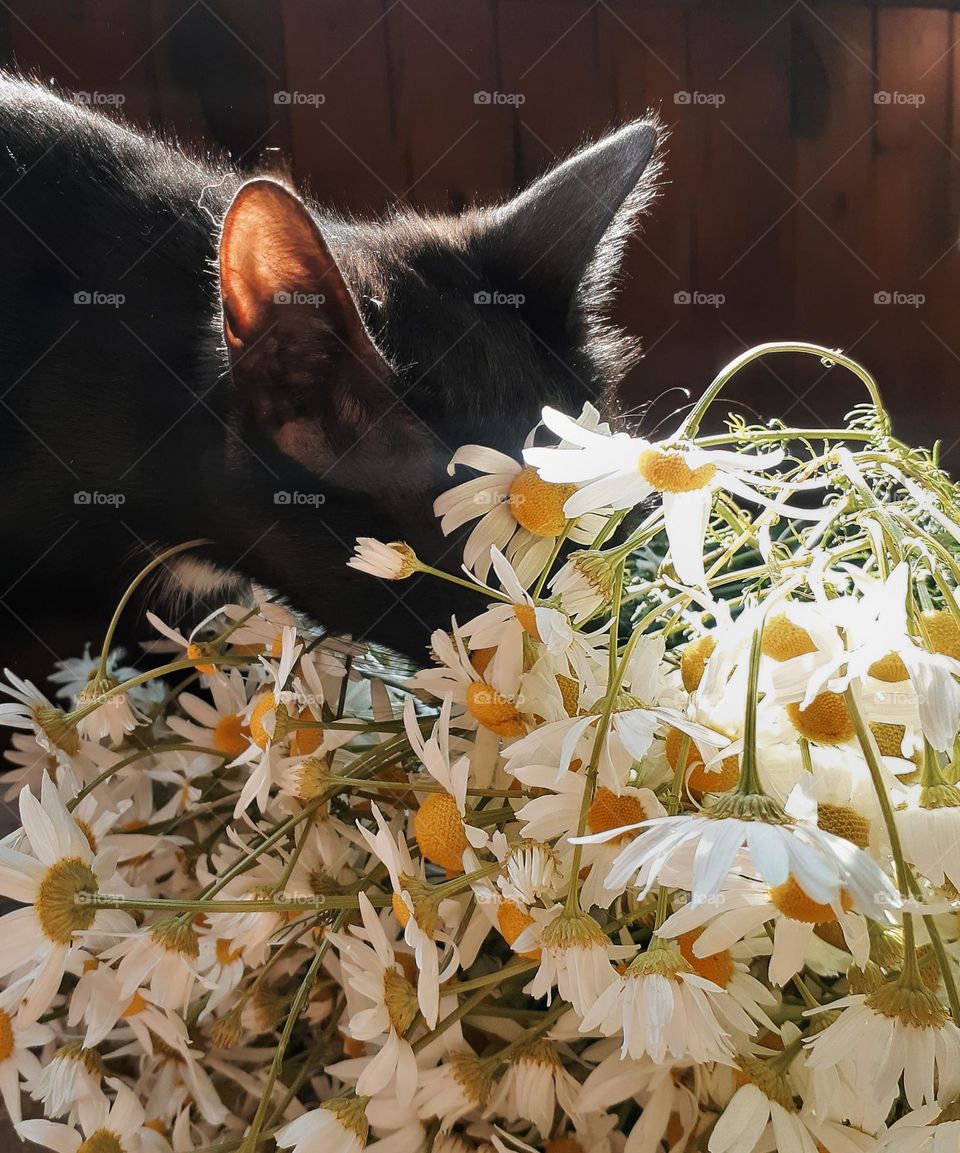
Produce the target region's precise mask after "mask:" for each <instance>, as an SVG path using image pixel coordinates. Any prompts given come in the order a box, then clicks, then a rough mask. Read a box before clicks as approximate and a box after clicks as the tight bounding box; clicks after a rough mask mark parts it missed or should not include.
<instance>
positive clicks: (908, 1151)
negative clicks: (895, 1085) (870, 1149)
mask: <svg viewBox="0 0 960 1153" xmlns="http://www.w3.org/2000/svg"><path fill="white" fill-rule="evenodd" d="M956 1149H960V1117H958V1116H957V1109H956V1106H953V1107H948V1108H947V1109H945V1110H941V1109H940V1107H939V1106H938V1105H923V1106H921V1107H920V1108H919V1109H914V1110H912V1111H911V1112H910V1113H906V1114H905V1115H904V1116H903V1117H901V1118H900V1119H899V1120H898V1121H895V1122H894V1123H893V1124H892V1125H891V1126H890V1128H889V1129H888V1130H887V1131H886V1132H885V1133H883V1134H881V1135H880V1137H879V1139H878V1141H877V1149H876V1153H954V1150H956Z"/></svg>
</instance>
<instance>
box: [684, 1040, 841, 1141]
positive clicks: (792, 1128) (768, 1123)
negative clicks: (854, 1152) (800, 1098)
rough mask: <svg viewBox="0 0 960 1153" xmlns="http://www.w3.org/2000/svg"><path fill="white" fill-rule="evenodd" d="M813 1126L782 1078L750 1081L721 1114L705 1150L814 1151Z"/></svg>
mask: <svg viewBox="0 0 960 1153" xmlns="http://www.w3.org/2000/svg"><path fill="white" fill-rule="evenodd" d="M758 1064H760V1063H759V1062H758ZM815 1128H816V1121H815V1119H813V1118H811V1117H808V1116H806V1115H804V1114H802V1113H798V1112H797V1110H796V1108H795V1106H794V1102H793V1096H792V1094H791V1093H790V1090H789V1088H788V1086H787V1084H786V1079H785V1078H780V1079H773V1078H763V1079H762V1080H761V1081H760V1083H759V1084H758V1083H756V1082H754V1081H753V1080H750V1081H748V1082H747V1084H745V1085H742V1086H741V1087H740V1088H739V1089H738V1090H737V1091H736V1093H734V1095H733V1097H732V1098H731V1100H730V1101H729V1102H728V1104H727V1106H726V1108H725V1109H724V1110H723V1113H721V1115H720V1119H719V1120H718V1121H717V1123H716V1125H715V1126H714V1128H713V1132H712V1133H711V1134H710V1140H709V1141H708V1142H707V1149H708V1150H709V1153H753V1150H755V1149H777V1150H778V1151H781V1153H817V1139H816V1137H815V1136H814V1132H813V1130H814V1129H815ZM823 1148H826V1146H823Z"/></svg>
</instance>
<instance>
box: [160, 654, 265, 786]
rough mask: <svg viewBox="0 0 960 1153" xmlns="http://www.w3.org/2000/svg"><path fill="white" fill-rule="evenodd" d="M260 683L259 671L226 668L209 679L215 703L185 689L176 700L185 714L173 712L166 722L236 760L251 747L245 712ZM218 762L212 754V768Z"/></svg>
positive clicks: (194, 741)
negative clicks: (251, 671) (249, 672)
mask: <svg viewBox="0 0 960 1153" xmlns="http://www.w3.org/2000/svg"><path fill="white" fill-rule="evenodd" d="M258 687H259V677H258V676H257V674H256V673H254V674H252V675H249V674H248V676H246V677H245V676H244V674H243V673H242V672H241V671H240V669H237V668H232V669H224V670H223V672H222V673H221V675H220V676H219V677H213V678H211V680H210V684H209V691H210V695H211V696H212V697H213V701H212V703H211V702H210V701H207V700H205V699H204V698H203V697H200V696H197V695H196V694H195V693H188V692H182V693H181V694H180V696H179V697H178V698H177V700H178V703H179V705H180V708H181V709H182V710H183V711H184V712H185V713H186V716H185V717H180V716H176V715H173V714H171V715H169V716H168V717H167V718H166V720H167V725H168V726H169V728H170V729H172V731H173V732H175V733H176V734H177V736H178V737H182V738H183V740H185V741H188V742H189V743H190V744H193V745H196V746H197V747H198V748H207V749H216V751H217V752H218V753H221V754H222V755H223V756H224V757H228V758H229V759H230V760H231V761H233V760H235V759H236V758H237V757H240V756H243V754H244V753H246V752H247V750H248V749H249V747H250V729H249V727H248V726H247V725H246V723H245V722H244V720H243V714H244V713H245V712H246V710H247V706H248V705H249V703H250V697H251V695H252V694H253V693H254V692H255V691H256V689H257V688H258ZM201 755H202V754H201ZM217 764H219V762H218V761H217V759H216V758H215V757H212V756H211V757H210V758H209V767H210V769H213V768H215V767H216V765H217Z"/></svg>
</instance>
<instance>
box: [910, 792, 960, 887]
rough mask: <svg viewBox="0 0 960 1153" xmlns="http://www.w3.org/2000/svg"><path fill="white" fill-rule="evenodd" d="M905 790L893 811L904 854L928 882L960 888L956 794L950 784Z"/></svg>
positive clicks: (959, 812)
mask: <svg viewBox="0 0 960 1153" xmlns="http://www.w3.org/2000/svg"><path fill="white" fill-rule="evenodd" d="M905 793H906V795H905V797H904V800H903V803H902V806H898V807H897V808H896V809H895V810H894V820H895V821H896V823H897V831H898V832H899V834H900V842H901V845H902V846H903V855H904V857H905V858H906V859H907V860H908V861H909V862H910V863H911V864H912V865H913V866H914V867H915V868H916V869H917V870H918V871H919V872H920V873H921V874H922V875H923V876H924V877H926V879H927V880H928V881H929V882H930V883H931V884H933V885H943V884H944V882H945V881H949V882H950V884H951V885H953V886H954V888H956V889H960V793H958V792H957V790H956V789H955V788H953V787H952V786H950V785H941V786H939V787H935V788H933V789H931V790H929V792H928V790H925V789H921V788H920V787H919V786H917V787H914V788H911V789H908V790H905Z"/></svg>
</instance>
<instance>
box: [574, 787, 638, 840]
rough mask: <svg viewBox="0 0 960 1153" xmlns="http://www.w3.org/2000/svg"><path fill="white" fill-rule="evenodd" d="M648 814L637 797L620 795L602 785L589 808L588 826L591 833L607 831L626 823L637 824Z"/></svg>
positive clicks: (621, 826)
mask: <svg viewBox="0 0 960 1153" xmlns="http://www.w3.org/2000/svg"><path fill="white" fill-rule="evenodd" d="M646 816H647V814H646V813H645V812H644V811H643V805H641V804H640V802H639V801H638V800H637V798H636V797H626V796H624V797H618V796H617V794H616V793H614V792H611V791H610V789H608V788H606V787H605V786H604V785H601V786H600V788H599V789H597V792H596V796H595V797H594V798H593V801H592V803H591V805H590V808H589V809H588V810H587V826H588V827H589V829H590V832H591V833H606V832H609V830H610V829H620V828H623V827H624V825H636V824H637V823H638V822H639V821H643V820H645V819H646ZM624 836H629V834H624ZM621 839H623V838H621Z"/></svg>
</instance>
